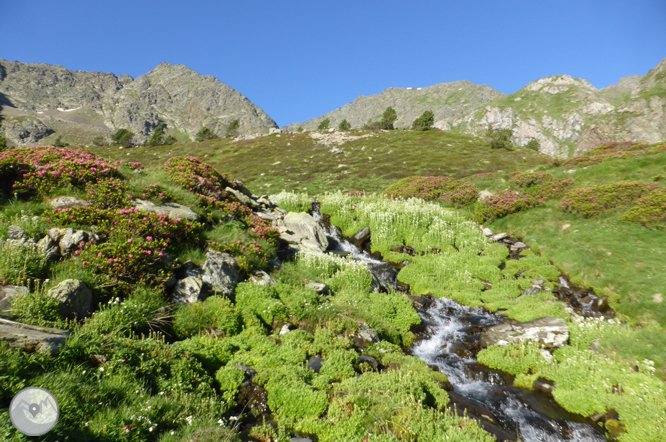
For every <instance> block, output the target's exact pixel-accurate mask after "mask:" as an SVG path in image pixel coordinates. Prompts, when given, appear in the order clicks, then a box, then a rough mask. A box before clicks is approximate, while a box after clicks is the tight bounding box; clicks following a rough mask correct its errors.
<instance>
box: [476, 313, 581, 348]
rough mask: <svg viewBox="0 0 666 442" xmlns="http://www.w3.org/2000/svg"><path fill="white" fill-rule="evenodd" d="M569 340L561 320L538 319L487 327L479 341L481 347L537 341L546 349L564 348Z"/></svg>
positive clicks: (564, 324) (565, 326)
mask: <svg viewBox="0 0 666 442" xmlns="http://www.w3.org/2000/svg"><path fill="white" fill-rule="evenodd" d="M568 340H569V328H568V327H567V325H566V323H565V322H564V320H563V319H561V318H540V319H535V320H534V321H530V322H524V323H521V322H517V323H507V324H500V325H494V326H492V327H489V328H488V329H487V330H486V331H485V332H484V333H483V334H482V335H481V339H480V340H479V342H480V344H481V346H482V347H488V346H489V345H509V344H512V343H518V342H523V341H537V342H538V343H539V344H542V345H543V346H545V347H548V348H557V347H564V346H565V345H566V344H567V341H568Z"/></svg>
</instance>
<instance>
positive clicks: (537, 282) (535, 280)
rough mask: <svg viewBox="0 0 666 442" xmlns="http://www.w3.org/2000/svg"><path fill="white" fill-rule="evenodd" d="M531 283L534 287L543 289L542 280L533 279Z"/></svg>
mask: <svg viewBox="0 0 666 442" xmlns="http://www.w3.org/2000/svg"><path fill="white" fill-rule="evenodd" d="M531 283H532V285H533V286H535V287H543V280H542V279H533V280H532V281H531Z"/></svg>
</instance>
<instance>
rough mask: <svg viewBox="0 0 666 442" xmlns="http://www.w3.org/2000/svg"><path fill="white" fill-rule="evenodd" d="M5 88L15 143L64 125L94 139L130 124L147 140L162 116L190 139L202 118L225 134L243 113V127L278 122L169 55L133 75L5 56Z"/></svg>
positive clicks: (246, 130)
mask: <svg viewBox="0 0 666 442" xmlns="http://www.w3.org/2000/svg"><path fill="white" fill-rule="evenodd" d="M0 96H1V97H3V100H2V103H1V104H2V105H3V106H4V108H3V117H4V121H3V129H4V130H3V132H4V133H6V135H7V137H8V138H9V139H10V140H11V141H12V142H13V143H14V144H16V145H32V144H34V143H35V142H37V141H39V140H40V139H42V138H44V137H46V136H48V135H50V134H51V133H53V130H54V129H55V128H57V130H60V129H62V128H63V127H65V128H66V129H71V130H74V131H78V132H80V133H81V134H84V135H83V137H84V138H85V137H86V136H87V137H89V138H90V140H88V142H90V141H91V140H92V138H93V136H95V135H100V134H102V135H104V134H106V135H107V138H108V137H109V136H110V135H111V134H112V133H113V132H115V131H116V130H118V129H129V130H130V131H132V132H134V133H135V134H136V141H137V142H143V141H145V140H146V139H147V138H148V137H149V136H150V135H152V132H153V131H154V129H155V128H156V127H157V125H158V124H160V123H166V124H167V127H168V128H170V129H176V130H178V131H179V132H181V133H184V134H187V135H188V136H189V137H190V138H191V139H194V137H195V135H196V133H197V132H198V131H199V130H200V129H201V128H202V127H203V126H204V125H205V126H206V127H208V128H210V129H211V130H212V131H213V132H215V133H217V134H219V135H223V134H224V133H225V132H226V129H227V127H228V126H229V124H231V122H232V121H233V120H239V127H238V129H237V131H238V133H239V134H254V133H258V134H264V133H268V132H269V130H270V129H273V128H277V125H276V124H275V122H274V121H273V120H272V119H271V118H270V117H269V116H268V115H266V114H265V113H264V112H263V111H262V110H261V109H259V108H258V107H257V106H255V105H254V104H253V103H252V102H251V101H250V100H248V99H247V98H246V97H244V96H243V95H242V94H240V93H239V92H237V91H236V90H234V89H232V88H230V87H229V86H227V85H225V84H223V83H221V82H220V81H218V80H217V79H215V78H213V77H211V76H205V77H204V76H203V75H200V74H198V73H196V72H194V71H193V70H191V69H188V68H187V67H186V66H183V65H171V64H168V63H162V64H160V65H159V66H157V67H156V68H155V69H154V70H153V71H151V72H149V73H147V74H145V75H142V76H141V77H139V78H137V79H136V80H134V79H132V77H130V76H128V75H121V76H120V77H117V76H115V75H114V74H111V73H103V72H81V71H70V70H68V69H65V68H64V67H62V66H51V65H46V64H28V63H19V62H12V61H5V60H0ZM52 128H53V129H52Z"/></svg>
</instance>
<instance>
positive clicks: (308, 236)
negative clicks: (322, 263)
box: [277, 212, 328, 253]
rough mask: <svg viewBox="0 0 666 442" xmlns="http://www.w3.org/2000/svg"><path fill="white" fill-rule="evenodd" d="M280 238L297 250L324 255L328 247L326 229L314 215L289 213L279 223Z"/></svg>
mask: <svg viewBox="0 0 666 442" xmlns="http://www.w3.org/2000/svg"><path fill="white" fill-rule="evenodd" d="M277 228H278V230H279V231H280V238H281V239H283V240H284V241H286V242H287V243H288V244H289V245H290V246H292V247H294V248H296V249H302V250H306V251H310V252H316V253H322V252H324V251H325V250H326V248H327V247H328V239H327V238H326V233H325V232H324V229H322V227H321V226H320V225H319V223H317V221H315V219H314V218H313V217H312V215H310V214H308V213H305V212H289V213H287V214H286V215H285V217H284V219H283V220H281V221H278V223H277Z"/></svg>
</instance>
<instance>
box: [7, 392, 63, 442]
mask: <svg viewBox="0 0 666 442" xmlns="http://www.w3.org/2000/svg"><path fill="white" fill-rule="evenodd" d="M59 416H60V408H59V407H58V401H56V398H55V396H53V395H52V394H51V392H50V391H48V390H45V389H44V388H39V387H28V388H24V389H23V390H21V391H19V392H18V393H17V394H16V396H14V399H12V402H11V403H10V404H9V418H10V419H11V420H12V424H13V425H14V427H16V429H17V430H19V431H20V432H21V433H23V434H25V435H26V436H41V435H42V434H46V433H48V432H49V431H51V430H52V429H53V427H55V425H56V423H57V422H58V417H59Z"/></svg>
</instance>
